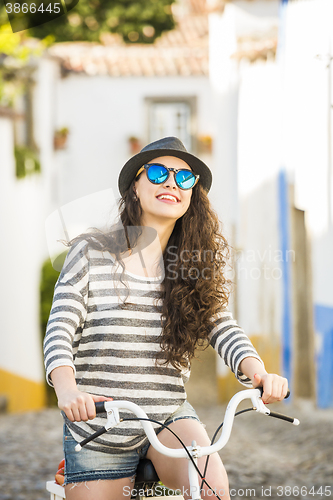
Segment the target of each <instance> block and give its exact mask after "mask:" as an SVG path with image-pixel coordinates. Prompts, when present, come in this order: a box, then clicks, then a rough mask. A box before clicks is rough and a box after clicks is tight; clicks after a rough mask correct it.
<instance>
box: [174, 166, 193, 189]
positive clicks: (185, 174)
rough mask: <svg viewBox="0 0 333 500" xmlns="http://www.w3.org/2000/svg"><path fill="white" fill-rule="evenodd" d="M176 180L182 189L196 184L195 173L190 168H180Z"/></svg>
mask: <svg viewBox="0 0 333 500" xmlns="http://www.w3.org/2000/svg"><path fill="white" fill-rule="evenodd" d="M176 182H177V184H178V186H179V187H180V188H181V189H191V188H192V187H193V186H194V184H195V175H194V174H192V172H190V171H189V170H180V171H179V172H177V174H176Z"/></svg>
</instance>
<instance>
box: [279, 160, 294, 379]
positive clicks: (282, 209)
mask: <svg viewBox="0 0 333 500" xmlns="http://www.w3.org/2000/svg"><path fill="white" fill-rule="evenodd" d="M278 186H279V189H278V194H279V229H280V247H281V252H282V256H283V258H282V262H281V266H282V280H283V285H282V289H283V290H282V293H283V297H282V307H283V312H282V342H281V350H282V373H283V376H284V377H286V378H287V379H288V380H289V387H290V388H292V369H291V359H292V300H291V285H292V283H291V268H290V262H288V259H287V255H288V253H287V252H288V250H290V248H291V246H290V215H289V200H288V179H287V174H286V171H285V170H280V172H279V178H278Z"/></svg>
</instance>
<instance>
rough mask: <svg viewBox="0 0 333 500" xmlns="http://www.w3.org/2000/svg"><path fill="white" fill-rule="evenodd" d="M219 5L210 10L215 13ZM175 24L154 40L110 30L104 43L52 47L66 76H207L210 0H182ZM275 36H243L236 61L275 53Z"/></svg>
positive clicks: (51, 50)
mask: <svg viewBox="0 0 333 500" xmlns="http://www.w3.org/2000/svg"><path fill="white" fill-rule="evenodd" d="M212 10H214V9H210V11H212ZM173 13H174V18H175V21H176V28H175V29H173V30H171V31H169V32H166V33H164V34H163V35H162V36H161V37H160V38H158V39H157V40H156V41H155V43H154V44H138V43H135V44H126V43H125V42H124V41H123V40H122V38H121V37H120V36H119V35H117V34H110V33H107V34H106V35H105V37H104V38H103V44H99V43H93V42H66V43H57V44H54V45H53V46H52V47H50V48H49V49H48V51H47V53H48V54H49V55H51V56H52V57H55V58H57V59H58V60H59V61H60V65H61V69H62V74H63V75H64V76H65V75H66V74H68V73H78V74H80V73H81V74H86V75H91V76H95V75H108V76H112V77H134V76H137V77H141V76H143V77H149V76H150V77H158V76H159V77H169V76H208V74H209V22H208V15H209V11H208V9H207V4H206V0H181V1H179V0H178V3H177V4H173ZM276 46H277V37H276V36H268V37H267V36H266V37H263V38H261V39H257V38H252V37H251V36H250V37H244V36H243V37H241V38H240V39H239V40H238V49H237V51H236V52H235V54H234V55H233V57H234V58H236V59H243V58H246V59H248V60H250V61H251V62H254V61H256V60H258V59H264V60H266V59H268V58H270V59H272V58H274V57H275V52H276Z"/></svg>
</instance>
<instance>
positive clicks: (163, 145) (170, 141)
mask: <svg viewBox="0 0 333 500" xmlns="http://www.w3.org/2000/svg"><path fill="white" fill-rule="evenodd" d="M159 156H177V158H180V159H181V160H184V161H185V162H186V163H187V164H188V165H189V166H190V167H191V169H192V170H193V172H194V173H195V174H199V175H200V179H199V182H200V184H201V185H202V186H203V188H204V189H205V190H206V191H207V193H208V191H209V190H210V187H211V185H212V173H211V171H210V169H209V168H208V167H207V165H206V164H205V163H204V162H203V161H201V160H199V158H197V157H196V156H194V155H192V154H191V153H189V152H188V151H187V150H186V148H185V146H184V144H183V143H182V142H181V141H180V140H179V139H177V137H164V138H163V139H159V140H158V141H155V142H152V143H150V144H148V145H147V146H145V147H144V148H143V149H141V151H140V153H138V154H136V155H134V156H132V158H130V159H129V160H128V161H127V162H126V163H125V165H124V166H123V168H122V169H121V171H120V174H119V178H118V188H119V192H120V194H121V195H122V196H123V194H124V193H125V191H126V190H127V189H128V188H129V187H130V184H131V182H132V180H133V179H134V177H135V175H136V173H137V171H138V170H139V168H140V167H142V165H144V164H145V163H147V162H148V161H150V160H153V159H154V158H157V157H159Z"/></svg>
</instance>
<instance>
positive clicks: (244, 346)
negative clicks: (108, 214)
mask: <svg viewBox="0 0 333 500" xmlns="http://www.w3.org/2000/svg"><path fill="white" fill-rule="evenodd" d="M211 182H212V175H211V172H210V170H209V168H208V167H207V165H205V164H204V163H203V162H202V161H201V160H200V159H199V158H197V157H195V156H194V155H192V154H190V153H188V152H187V151H186V149H185V147H184V145H183V144H182V143H181V141H180V140H179V139H177V138H175V137H166V138H163V139H160V140H158V141H155V142H153V143H151V144H149V145H148V146H146V147H145V148H143V149H142V150H141V151H140V153H138V154H136V155H135V156H133V157H132V158H130V159H129V160H128V162H127V163H126V164H125V165H124V167H123V168H122V170H121V172H120V174H119V179H118V185H119V191H120V193H121V200H120V205H119V209H120V222H119V224H118V225H116V226H113V227H111V228H110V230H109V231H108V232H105V233H103V232H101V231H97V230H96V231H94V232H92V233H87V234H83V235H80V236H79V237H77V238H75V239H74V240H72V241H71V242H69V243H68V244H69V245H70V246H71V249H70V250H69V252H68V255H67V257H66V261H65V263H64V267H63V269H62V272H61V274H60V276H59V279H58V282H57V284H56V287H55V292H54V299H53V305H52V309H51V313H50V318H49V322H48V325H47V331H46V336H45V342H44V346H45V366H46V373H47V379H48V381H49V383H50V384H51V385H52V384H53V385H54V388H55V391H56V393H57V397H58V405H59V407H60V408H61V409H62V410H63V416H64V420H65V430H64V450H65V457H66V466H65V485H66V486H65V488H66V498H67V499H69V500H76V499H80V500H85V499H87V500H88V499H89V500H90V499H91V500H93V499H94V498H98V499H100V500H106V499H109V498H117V499H118V498H126V489H127V488H128V487H130V486H131V478H132V477H133V475H135V473H136V468H137V465H138V461H139V459H140V458H142V457H148V458H149V459H150V460H151V461H152V462H153V464H154V466H155V468H156V470H157V473H158V475H159V477H160V479H161V481H162V482H163V484H165V485H166V486H168V487H169V488H171V489H182V491H186V490H187V489H188V486H189V485H188V474H187V468H188V464H187V460H186V459H178V460H173V459H170V458H166V457H165V456H163V457H162V456H161V455H160V454H159V453H158V452H157V451H156V450H154V449H153V448H152V447H151V446H150V445H149V442H148V441H147V438H146V437H145V434H144V431H143V429H142V428H141V426H140V424H138V423H137V422H131V424H130V427H129V422H126V423H124V424H122V423H121V424H120V425H119V426H117V429H116V430H115V431H114V432H112V433H111V432H110V433H107V434H104V435H103V437H102V436H101V437H99V438H97V439H96V440H95V441H94V442H92V443H89V444H88V445H87V447H86V449H84V450H82V452H80V453H82V454H80V457H79V458H78V455H77V454H76V453H75V452H74V447H75V444H76V443H75V440H76V441H81V440H82V438H85V437H87V436H89V435H91V434H92V433H93V432H94V430H96V425H97V426H98V427H99V425H101V426H103V425H104V424H105V418H104V417H98V418H96V420H95V421H94V423H93V424H92V423H91V422H89V421H88V420H89V419H91V418H93V417H95V406H94V402H95V401H102V400H106V399H108V398H113V399H118V400H120V399H122V400H130V401H133V402H135V403H138V404H139V405H140V406H141V408H142V409H143V410H144V411H145V412H146V413H147V415H148V417H149V418H153V419H155V420H156V421H158V422H160V423H165V424H166V425H168V426H170V428H172V429H173V430H174V431H175V432H176V433H177V434H178V435H179V436H180V437H181V438H182V439H183V441H184V442H185V443H186V445H190V444H191V440H192V439H193V438H195V439H196V442H197V443H198V444H199V445H201V446H206V445H208V444H209V443H210V440H209V438H208V436H207V433H206V431H205V429H204V427H203V426H202V424H201V423H200V420H199V417H198V416H197V414H196V412H195V410H194V409H193V408H192V407H191V405H190V404H189V403H188V402H187V400H186V391H185V385H184V384H185V382H186V381H187V380H188V378H189V375H190V367H191V360H192V359H193V357H194V356H195V351H196V349H197V348H199V347H207V346H208V345H209V344H210V345H211V346H212V347H213V348H214V349H215V350H216V351H217V353H218V354H219V355H220V356H221V357H222V359H223V360H224V362H225V363H226V365H227V366H229V368H230V369H231V371H232V372H233V373H234V374H235V376H236V377H237V379H238V380H239V381H240V382H241V383H242V384H244V385H246V386H250V387H251V386H258V385H263V387H264V394H263V397H264V398H265V401H266V402H268V403H269V402H273V401H277V400H281V399H282V398H283V397H284V396H285V394H286V392H287V380H286V379H283V378H282V377H279V376H278V375H272V374H267V372H266V370H265V367H264V364H263V362H262V360H261V359H260V356H259V355H258V353H257V352H256V350H255V348H254V347H253V345H252V344H251V342H250V340H249V339H248V337H247V336H246V335H245V333H244V331H243V330H242V329H241V328H239V327H238V325H237V324H236V322H235V320H234V319H233V318H232V315H231V314H230V312H229V311H228V309H227V305H228V299H229V285H230V282H229V281H228V279H227V278H226V275H225V267H226V263H227V258H228V251H229V248H228V244H227V241H226V240H225V238H224V236H223V235H222V234H221V231H220V223H219V220H218V218H217V215H216V214H215V212H214V211H213V210H212V208H211V206H210V202H209V199H208V196H207V193H208V191H209V189H210V186H211ZM204 256H205V259H204V258H203V257H204ZM207 256H208V258H207ZM194 260H195V266H194V265H193V263H194ZM125 288H126V290H127V291H126V293H125ZM122 416H123V415H122ZM125 424H126V425H125ZM159 438H160V440H161V441H162V442H163V443H164V444H165V445H166V446H171V447H172V446H173V443H172V442H171V441H170V437H169V435H168V434H167V433H166V429H164V430H162V431H161V432H160V433H159ZM198 466H199V467H202V466H203V463H202V459H199V460H198ZM101 479H103V481H100V480H101ZM206 479H207V480H208V482H209V483H210V484H211V485H212V487H213V488H214V491H222V490H223V491H224V492H225V494H224V496H223V498H224V500H228V499H229V498H230V497H229V494H228V479H227V475H226V472H225V469H224V466H223V464H222V462H221V460H220V458H219V456H218V455H217V454H215V455H212V456H211V459H210V462H209V467H208V469H207V473H206ZM86 481H89V488H86V487H85V482H86ZM72 483H75V486H77V487H75V488H74V487H73V484H72ZM184 495H185V500H186V499H187V498H189V496H188V495H187V494H184ZM202 496H203V498H206V497H207V498H208V497H210V498H216V496H215V497H214V494H213V491H212V490H210V491H207V490H206V489H204V490H203V492H202Z"/></svg>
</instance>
